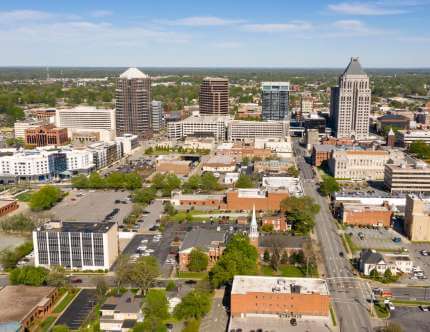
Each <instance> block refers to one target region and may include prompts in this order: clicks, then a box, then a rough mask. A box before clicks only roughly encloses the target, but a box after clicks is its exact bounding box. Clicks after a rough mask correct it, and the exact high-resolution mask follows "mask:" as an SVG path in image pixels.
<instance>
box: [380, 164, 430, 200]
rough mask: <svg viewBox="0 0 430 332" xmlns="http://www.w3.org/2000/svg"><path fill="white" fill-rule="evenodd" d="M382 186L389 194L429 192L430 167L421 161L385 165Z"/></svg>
mask: <svg viewBox="0 0 430 332" xmlns="http://www.w3.org/2000/svg"><path fill="white" fill-rule="evenodd" d="M384 184H385V186H386V187H387V188H388V190H390V192H391V193H396V192H397V193H399V192H404V193H407V192H410V193H424V192H430V167H428V165H427V163H425V162H424V161H421V160H408V161H405V162H402V163H397V164H386V165H385V168H384Z"/></svg>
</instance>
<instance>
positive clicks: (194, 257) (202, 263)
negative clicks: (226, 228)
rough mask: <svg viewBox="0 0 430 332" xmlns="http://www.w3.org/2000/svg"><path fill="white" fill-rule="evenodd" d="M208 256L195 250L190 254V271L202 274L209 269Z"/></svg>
mask: <svg viewBox="0 0 430 332" xmlns="http://www.w3.org/2000/svg"><path fill="white" fill-rule="evenodd" d="M208 261H209V259H208V255H206V254H205V253H204V252H203V251H202V250H200V249H193V250H191V253H190V258H189V263H188V269H189V270H190V271H192V272H201V271H204V270H206V268H207V267H208Z"/></svg>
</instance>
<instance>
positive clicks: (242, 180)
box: [235, 173, 255, 188]
mask: <svg viewBox="0 0 430 332" xmlns="http://www.w3.org/2000/svg"><path fill="white" fill-rule="evenodd" d="M235 186H236V188H254V187H255V184H254V182H253V181H252V178H251V177H250V176H249V175H246V174H244V173H242V174H240V175H239V178H238V179H237V181H236V184H235Z"/></svg>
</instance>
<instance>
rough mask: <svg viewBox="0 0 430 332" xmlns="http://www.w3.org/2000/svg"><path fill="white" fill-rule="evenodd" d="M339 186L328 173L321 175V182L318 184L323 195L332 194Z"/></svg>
mask: <svg viewBox="0 0 430 332" xmlns="http://www.w3.org/2000/svg"><path fill="white" fill-rule="evenodd" d="M339 189H340V186H339V183H337V181H336V179H335V178H334V177H332V176H329V175H324V176H323V177H322V182H321V184H320V192H321V194H322V195H323V196H328V195H332V194H334V193H335V192H337V191H339Z"/></svg>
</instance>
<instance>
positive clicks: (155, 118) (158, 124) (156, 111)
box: [151, 100, 165, 133]
mask: <svg viewBox="0 0 430 332" xmlns="http://www.w3.org/2000/svg"><path fill="white" fill-rule="evenodd" d="M151 116H152V123H151V126H152V130H153V131H154V132H156V133H158V132H159V131H160V130H161V129H163V128H164V127H165V123H164V105H163V102H161V101H158V100H153V101H152V102H151Z"/></svg>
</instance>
